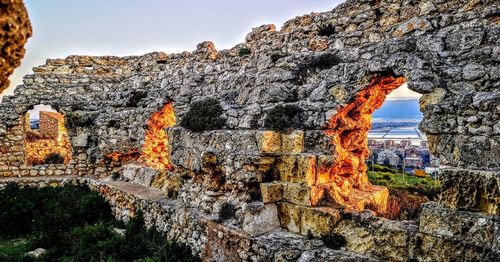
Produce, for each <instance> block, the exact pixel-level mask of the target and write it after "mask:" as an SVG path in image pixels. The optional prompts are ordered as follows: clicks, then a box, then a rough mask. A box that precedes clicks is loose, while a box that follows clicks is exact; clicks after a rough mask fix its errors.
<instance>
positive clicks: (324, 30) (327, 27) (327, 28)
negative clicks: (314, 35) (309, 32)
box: [318, 24, 335, 36]
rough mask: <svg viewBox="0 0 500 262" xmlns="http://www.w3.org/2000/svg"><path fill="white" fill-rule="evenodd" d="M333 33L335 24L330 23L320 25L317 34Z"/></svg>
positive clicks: (328, 34)
mask: <svg viewBox="0 0 500 262" xmlns="http://www.w3.org/2000/svg"><path fill="white" fill-rule="evenodd" d="M334 34H335V26H333V25H332V24H328V25H324V26H321V27H320V28H319V30H318V35H319V36H332V35H334Z"/></svg>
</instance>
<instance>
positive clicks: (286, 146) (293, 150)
mask: <svg viewBox="0 0 500 262" xmlns="http://www.w3.org/2000/svg"><path fill="white" fill-rule="evenodd" d="M302 151H304V131H292V132H290V133H288V134H282V135H281V152H282V153H284V154H299V153H302Z"/></svg>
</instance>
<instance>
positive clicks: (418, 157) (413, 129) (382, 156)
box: [366, 85, 440, 220]
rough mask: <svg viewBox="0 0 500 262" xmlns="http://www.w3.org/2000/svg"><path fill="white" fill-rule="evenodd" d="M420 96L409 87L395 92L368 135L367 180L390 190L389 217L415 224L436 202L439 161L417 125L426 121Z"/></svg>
mask: <svg viewBox="0 0 500 262" xmlns="http://www.w3.org/2000/svg"><path fill="white" fill-rule="evenodd" d="M420 97H421V95H420V94H418V93H416V92H413V91H411V90H409V89H408V88H407V87H406V85H403V86H401V87H400V88H398V89H396V90H395V91H394V92H392V93H391V94H390V95H389V96H388V97H387V99H386V101H385V102H384V104H383V105H382V107H381V108H380V109H378V110H377V111H375V112H374V113H373V121H372V128H371V130H370V132H369V134H368V147H369V149H370V156H369V158H368V159H367V161H366V162H367V164H368V171H367V174H368V179H369V181H370V182H371V183H372V184H375V185H383V186H386V187H387V188H388V189H389V193H390V194H389V203H388V210H387V212H386V217H388V218H391V219H402V220H412V219H415V218H417V217H418V214H419V211H420V206H421V205H422V204H423V203H425V202H428V201H429V200H436V198H437V193H438V191H439V188H440V182H439V181H438V178H439V176H438V171H439V165H440V162H439V159H438V158H436V157H434V156H432V154H431V153H430V150H429V146H428V143H427V138H426V135H425V134H424V133H422V132H421V131H420V130H419V128H418V124H419V123H420V121H421V120H422V119H423V114H422V112H421V109H420V105H419V98H420Z"/></svg>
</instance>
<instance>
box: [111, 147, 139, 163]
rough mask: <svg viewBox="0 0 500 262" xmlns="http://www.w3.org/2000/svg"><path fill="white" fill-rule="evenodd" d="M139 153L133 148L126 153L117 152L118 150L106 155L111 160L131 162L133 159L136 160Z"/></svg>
mask: <svg viewBox="0 0 500 262" xmlns="http://www.w3.org/2000/svg"><path fill="white" fill-rule="evenodd" d="M140 155H141V154H140V153H139V152H138V151H136V150H133V151H131V152H128V153H119V152H113V153H110V154H107V155H106V157H107V158H109V159H110V160H111V161H113V162H119V163H121V164H124V163H128V162H131V161H133V160H136V159H138V158H139V157H140Z"/></svg>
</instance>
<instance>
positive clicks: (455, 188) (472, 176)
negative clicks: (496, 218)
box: [439, 168, 500, 215]
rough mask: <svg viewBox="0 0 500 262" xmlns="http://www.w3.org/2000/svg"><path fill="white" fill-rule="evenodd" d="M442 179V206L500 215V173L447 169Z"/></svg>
mask: <svg viewBox="0 0 500 262" xmlns="http://www.w3.org/2000/svg"><path fill="white" fill-rule="evenodd" d="M440 179H441V182H442V183H441V194H440V195H439V203H440V204H441V205H443V206H445V207H448V208H461V209H466V210H472V211H480V212H483V213H486V214H492V215H499V214H500V208H499V207H500V172H498V171H480V170H466V169H457V168H446V169H443V170H441V172H440Z"/></svg>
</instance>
